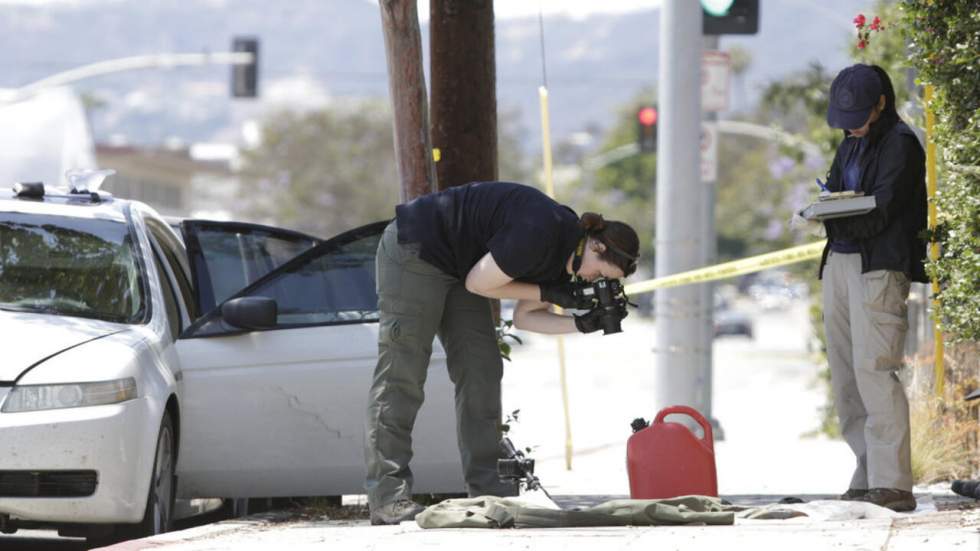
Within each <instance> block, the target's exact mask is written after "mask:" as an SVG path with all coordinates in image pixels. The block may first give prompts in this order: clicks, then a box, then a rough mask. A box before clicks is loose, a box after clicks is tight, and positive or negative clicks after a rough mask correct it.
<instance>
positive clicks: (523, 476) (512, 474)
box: [497, 436, 551, 498]
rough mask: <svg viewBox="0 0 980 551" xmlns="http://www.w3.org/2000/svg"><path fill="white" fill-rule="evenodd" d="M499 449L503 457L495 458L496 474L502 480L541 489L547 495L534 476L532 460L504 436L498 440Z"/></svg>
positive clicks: (531, 488) (529, 488)
mask: <svg viewBox="0 0 980 551" xmlns="http://www.w3.org/2000/svg"><path fill="white" fill-rule="evenodd" d="M500 450H501V451H503V452H504V457H502V458H500V459H498V460H497V476H499V477H500V480H501V481H502V482H516V483H518V484H524V486H525V487H526V488H527V489H528V490H541V491H542V492H544V494H545V495H547V496H548V497H549V498H550V497H551V496H550V495H548V492H547V491H546V490H545V489H544V487H543V486H541V481H540V480H538V477H536V476H534V460H533V459H531V458H530V457H526V456H525V455H524V452H522V451H520V450H518V449H517V448H515V447H514V443H513V442H511V441H510V438H507V437H506V436H505V437H503V438H502V439H501V440H500Z"/></svg>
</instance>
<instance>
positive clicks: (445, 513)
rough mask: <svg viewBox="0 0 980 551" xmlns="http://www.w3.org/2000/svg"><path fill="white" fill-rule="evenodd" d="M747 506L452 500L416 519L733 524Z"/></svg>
mask: <svg viewBox="0 0 980 551" xmlns="http://www.w3.org/2000/svg"><path fill="white" fill-rule="evenodd" d="M744 509H745V508H744V507H738V506H734V505H727V504H724V503H722V501H721V500H720V499H718V498H716V497H708V496H682V497H676V498H670V499H615V500H612V501H607V502H605V503H601V504H599V505H596V506H595V507H589V508H585V509H573V510H561V509H545V508H540V507H530V506H528V505H527V504H525V503H523V502H521V501H519V500H514V499H507V498H499V497H493V496H482V497H475V498H466V499H447V500H445V501H443V502H441V503H437V504H435V505H432V506H430V507H429V508H427V509H426V510H425V511H422V512H421V513H419V515H418V516H417V517H415V522H416V523H418V525H419V526H420V527H422V528H559V527H570V526H661V525H682V524H699V525H702V524H707V525H731V524H734V522H735V512H737V511H743V510H744Z"/></svg>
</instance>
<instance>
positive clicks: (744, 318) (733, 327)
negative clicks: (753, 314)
mask: <svg viewBox="0 0 980 551" xmlns="http://www.w3.org/2000/svg"><path fill="white" fill-rule="evenodd" d="M714 325H715V337H720V336H722V335H743V336H745V337H748V338H750V339H751V338H752V337H753V335H752V319H751V318H749V316H748V315H746V314H745V313H743V312H739V311H738V310H719V311H717V312H715V314H714Z"/></svg>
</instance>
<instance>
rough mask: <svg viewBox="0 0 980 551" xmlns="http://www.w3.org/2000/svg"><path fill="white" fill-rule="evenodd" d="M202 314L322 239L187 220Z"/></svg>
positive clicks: (280, 231) (188, 240)
mask: <svg viewBox="0 0 980 551" xmlns="http://www.w3.org/2000/svg"><path fill="white" fill-rule="evenodd" d="M181 228H182V229H183V231H184V236H185V240H186V243H187V251H188V256H190V260H191V270H192V272H193V278H194V283H195V284H196V289H195V291H196V292H197V297H198V304H199V306H200V311H201V312H208V311H210V310H212V309H213V308H214V307H215V306H216V305H218V304H220V303H222V302H224V301H225V300H226V299H227V298H228V297H230V296H232V295H233V294H235V293H237V292H238V291H240V290H242V289H243V288H245V287H247V286H249V285H250V284H252V283H254V282H255V281H257V280H258V279H259V278H261V277H262V276H264V275H266V274H268V273H269V272H271V271H272V270H274V269H276V268H278V267H279V266H282V265H283V264H285V263H286V262H287V261H289V260H291V259H293V258H295V257H296V256H298V255H299V254H300V253H302V252H304V251H306V250H308V249H310V248H312V247H313V246H314V245H316V244H317V243H318V242H319V240H318V239H316V238H314V237H311V236H308V235H303V234H300V233H295V232H290V231H288V230H279V229H276V228H268V227H264V226H257V225H252V224H237V223H219V222H201V221H185V222H183V223H182V224H181Z"/></svg>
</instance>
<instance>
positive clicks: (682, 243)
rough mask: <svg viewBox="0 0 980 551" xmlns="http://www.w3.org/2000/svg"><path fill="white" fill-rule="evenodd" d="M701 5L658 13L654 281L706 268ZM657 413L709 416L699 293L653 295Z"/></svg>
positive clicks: (677, 0) (683, 3)
mask: <svg viewBox="0 0 980 551" xmlns="http://www.w3.org/2000/svg"><path fill="white" fill-rule="evenodd" d="M701 25H702V20H701V6H700V5H699V4H698V2H691V1H690V0H665V1H664V2H663V5H662V8H661V13H660V75H659V85H658V87H659V89H658V101H659V111H660V112H659V120H658V124H657V126H658V136H657V194H656V197H657V213H656V214H657V216H656V239H655V242H654V243H655V246H656V251H657V258H656V276H657V277H663V276H667V275H670V274H675V273H678V272H683V271H686V270H693V269H695V268H699V267H701V266H702V265H703V264H702V262H703V260H704V251H703V246H704V245H703V243H704V235H703V234H704V231H705V228H704V222H703V219H704V193H703V192H704V186H702V185H701V177H700V169H699V168H700V143H701V139H700V133H701V132H700V128H701V97H700V94H699V93H691V92H692V91H696V90H700V89H701ZM655 308H656V329H655V331H656V340H655V349H654V351H655V365H654V369H655V377H654V379H655V388H654V405H655V408H656V409H655V411H656V410H659V409H661V408H664V407H666V406H670V405H687V406H691V407H694V408H695V409H698V410H699V411H701V412H708V411H710V392H709V393H708V394H706V393H705V390H706V387H705V382H706V381H704V370H703V368H702V366H703V365H704V356H705V352H706V351H705V345H704V342H703V337H702V336H703V333H704V331H703V321H702V318H703V314H704V312H705V309H706V305H704V304H702V291H701V289H700V288H699V287H697V286H682V287H674V288H670V289H661V290H658V291H657V292H656V299H655Z"/></svg>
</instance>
